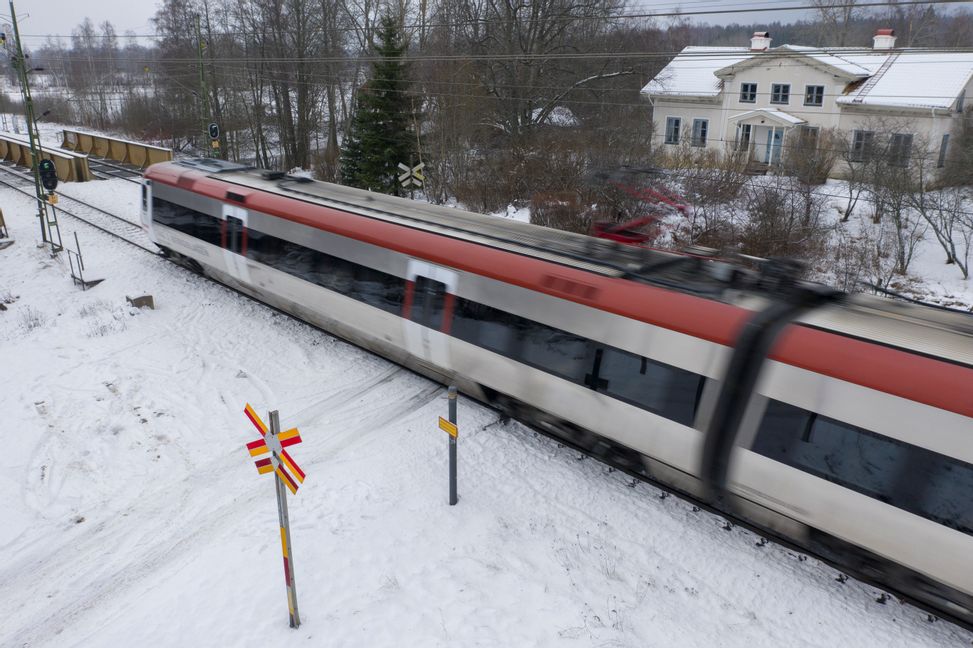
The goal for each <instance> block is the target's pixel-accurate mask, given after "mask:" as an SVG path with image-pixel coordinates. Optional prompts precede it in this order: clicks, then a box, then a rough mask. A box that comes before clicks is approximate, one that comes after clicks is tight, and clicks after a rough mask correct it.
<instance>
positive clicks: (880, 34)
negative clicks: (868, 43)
mask: <svg viewBox="0 0 973 648" xmlns="http://www.w3.org/2000/svg"><path fill="white" fill-rule="evenodd" d="M893 47H895V30H894V29H879V30H878V31H877V32H875V44H874V45H873V46H872V49H877V50H890V49H892V48H893Z"/></svg>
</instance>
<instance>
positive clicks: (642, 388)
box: [588, 347, 703, 425]
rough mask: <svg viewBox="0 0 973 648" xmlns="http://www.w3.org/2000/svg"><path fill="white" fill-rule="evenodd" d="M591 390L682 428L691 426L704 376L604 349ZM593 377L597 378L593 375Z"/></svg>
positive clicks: (622, 352)
mask: <svg viewBox="0 0 973 648" xmlns="http://www.w3.org/2000/svg"><path fill="white" fill-rule="evenodd" d="M596 365H597V366H596V368H595V370H594V373H593V374H592V375H591V376H589V379H588V383H589V386H591V387H592V388H594V389H597V390H598V391H601V392H604V393H606V394H608V395H609V396H612V397H613V398H617V399H619V400H622V401H625V402H627V403H630V404H632V405H635V406H636V407H641V408H642V409H646V410H649V411H651V412H654V413H656V414H659V415H660V416H664V417H666V418H668V419H670V420H673V421H675V422H677V423H682V424H683V425H692V424H693V419H694V418H695V414H696V402H697V400H698V397H699V391H700V385H701V384H702V382H703V377H702V376H700V375H699V374H695V373H692V372H691V371H686V370H685V369H680V368H678V367H673V366H672V365H668V364H664V363H661V362H656V361H654V360H650V359H648V358H644V357H642V356H638V355H635V354H633V353H628V352H627V351H622V350H620V349H613V348H610V347H609V348H605V349H604V350H603V351H602V355H601V361H600V363H596ZM595 374H596V375H595Z"/></svg>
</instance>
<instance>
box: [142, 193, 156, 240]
mask: <svg viewBox="0 0 973 648" xmlns="http://www.w3.org/2000/svg"><path fill="white" fill-rule="evenodd" d="M142 229H144V230H145V231H146V233H148V235H149V240H151V241H153V242H154V241H155V236H154V234H155V233H154V232H153V231H152V181H151V180H143V181H142Z"/></svg>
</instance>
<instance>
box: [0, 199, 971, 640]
mask: <svg viewBox="0 0 973 648" xmlns="http://www.w3.org/2000/svg"><path fill="white" fill-rule="evenodd" d="M63 190H64V193H66V194H69V195H72V194H73V195H78V196H79V197H80V196H81V195H82V194H81V190H80V186H72V185H67V186H64V187H63ZM137 191H138V187H137V186H136V185H134V184H131V183H126V182H123V181H120V180H112V181H103V182H99V183H90V184H88V185H87V186H85V187H84V197H85V199H87V200H90V201H94V202H97V203H98V204H101V205H103V206H105V207H106V208H110V209H116V210H117V209H119V208H121V207H122V206H125V207H126V208H127V209H129V210H130V216H131V217H132V218H133V219H136V218H137V213H136V212H135V209H136V205H137V202H138V196H137ZM0 206H2V208H3V212H4V215H5V216H6V220H7V223H8V227H9V229H10V232H11V234H12V236H13V237H14V238H15V239H16V243H15V244H14V245H13V246H12V247H10V248H7V249H5V250H2V251H0V301H7V302H9V303H8V304H7V310H5V311H0V412H2V413H3V417H4V421H3V423H4V424H3V426H2V428H0V439H2V446H3V450H4V452H3V458H2V460H0V462H2V466H3V470H2V471H0V502H3V504H2V508H0V556H2V560H0V610H3V612H2V613H0V646H11V647H13V646H18V647H20V646H31V647H41V646H85V647H91V646H94V647H97V646H117V645H130V646H175V645H192V646H199V645H206V646H262V647H263V646H268V645H269V646H276V645H281V646H283V645H297V644H298V643H301V644H303V645H311V646H318V645H321V646H325V645H327V646H369V647H373V646H390V647H391V646H395V647H400V646H423V647H426V646H464V647H466V646H518V647H520V646H555V645H556V646H599V647H609V646H610V647H622V646H631V647H633V648H634V647H639V648H642V647H647V646H658V647H670V646H679V647H683V646H700V647H706V648H709V647H712V646H740V647H747V648H753V647H762V646H767V647H771V646H772V647H778V646H882V647H883V648H892V647H896V646H901V647H909V648H912V647H915V646H929V647H933V646H936V647H941V646H964V645H965V646H968V645H970V643H971V640H973V635H971V634H970V633H968V632H966V631H964V630H962V629H960V628H958V627H956V626H953V625H951V624H949V623H946V622H944V621H936V622H929V621H927V619H926V615H925V613H923V612H921V611H920V610H918V609H916V608H913V607H911V606H908V605H903V604H900V603H899V602H897V601H896V600H894V599H893V600H891V601H889V602H888V603H886V604H884V605H880V604H878V603H876V601H875V599H876V598H877V597H878V596H879V594H880V592H879V591H878V590H876V589H875V588H872V587H870V586H866V585H863V584H861V583H857V582H855V581H853V580H850V581H848V582H845V583H841V582H839V581H837V580H836V577H837V576H838V573H837V572H836V571H835V570H834V569H832V568H830V567H828V566H826V565H823V564H821V563H819V562H817V561H815V560H814V559H806V558H805V557H804V556H800V555H797V554H795V553H794V552H792V551H790V550H787V549H784V548H782V547H779V546H775V545H772V544H768V545H765V546H758V541H759V540H760V538H759V537H758V536H755V535H753V534H752V533H749V532H747V531H745V530H742V529H739V528H735V527H734V528H732V529H730V530H724V529H723V524H724V522H723V520H722V519H720V518H718V517H716V516H713V515H710V514H708V513H705V512H697V511H694V510H693V507H692V506H691V505H690V504H688V503H686V502H684V501H681V500H679V499H677V498H674V497H669V498H664V499H663V498H661V497H660V491H658V490H657V489H655V488H652V487H650V486H648V485H646V484H643V483H638V484H636V485H634V486H633V485H632V482H631V480H630V479H629V478H627V477H626V476H624V475H623V474H620V473H618V472H610V471H609V470H608V469H607V468H606V467H605V466H603V465H601V464H599V463H597V462H595V461H593V460H590V459H585V460H581V459H580V458H579V456H578V455H577V453H575V452H572V451H570V450H569V449H567V448H564V447H559V446H558V445H557V444H556V443H554V442H553V441H551V440H549V439H546V438H544V437H540V436H538V435H537V434H535V433H534V432H532V431H531V430H529V429H526V428H524V427H523V426H521V425H519V424H517V423H514V422H503V421H501V420H500V419H499V417H498V415H497V414H496V413H495V412H493V411H491V410H489V409H487V408H484V407H481V406H478V405H476V404H473V403H471V402H470V401H468V400H463V399H461V401H460V407H459V423H460V441H459V459H460V472H459V493H460V501H459V503H458V505H457V506H455V507H450V506H448V505H447V502H446V495H447V492H446V491H447V465H446V449H447V438H446V436H445V434H444V433H443V432H441V431H439V430H438V429H437V427H436V419H437V417H438V416H439V415H444V414H445V412H446V398H445V390H444V389H443V388H442V387H441V386H440V385H436V384H434V383H431V382H429V381H428V380H426V379H424V378H421V377H418V376H415V375H413V374H411V373H409V372H407V371H405V370H403V369H401V368H398V367H396V366H395V365H392V364H390V363H388V362H386V361H384V360H382V359H379V358H377V357H375V356H372V355H370V354H368V353H366V352H364V351H362V350H360V349H358V348H356V347H353V346H350V345H348V344H346V343H344V342H342V341H340V340H337V339H334V338H332V337H330V336H328V335H327V334H325V333H323V332H321V331H318V330H315V329H312V328H310V327H308V326H305V325H303V324H301V323H299V322H296V321H293V320H291V319H289V318H286V317H284V316H281V315H279V314H277V313H275V312H273V311H271V310H269V309H267V308H265V307H263V306H261V305H259V304H256V303H254V302H252V301H249V300H247V299H245V298H243V297H240V296H238V295H237V294H235V293H232V292H230V291H228V290H227V289H225V288H223V287H221V286H219V285H215V284H212V283H210V282H208V281H206V280H204V279H201V278H198V277H196V276H194V275H192V274H190V273H189V272H186V271H184V270H182V269H180V268H177V267H175V266H172V265H170V264H168V263H166V262H164V261H162V260H161V259H158V258H153V257H150V256H148V255H147V254H145V253H143V252H141V251H138V250H136V249H134V248H129V247H127V246H125V244H123V243H121V242H118V241H116V240H113V239H110V238H108V237H107V236H105V235H103V234H101V233H100V232H97V231H94V230H92V229H90V228H87V227H85V226H83V225H80V224H77V223H76V222H74V221H73V220H72V219H70V218H69V217H66V216H65V217H62V220H61V227H62V232H63V233H64V235H65V240H73V239H72V238H71V237H70V234H71V232H72V231H73V230H75V229H77V231H78V233H79V236H80V237H81V243H82V246H83V247H84V249H85V253H86V258H85V260H86V263H88V264H89V266H90V267H91V268H92V270H91V272H90V274H91V275H98V276H102V277H105V279H106V280H105V282H104V283H102V284H101V285H99V286H97V287H95V288H93V289H91V290H89V291H86V292H82V291H81V290H80V289H78V288H76V287H74V286H73V285H72V283H71V280H70V279H69V276H68V270H67V258H66V256H65V255H63V254H62V255H61V256H59V257H58V258H56V259H52V258H50V256H49V255H48V254H47V252H46V251H45V250H44V249H39V248H37V247H36V246H35V242H36V238H37V229H38V228H37V226H36V222H35V219H34V218H33V216H32V214H33V207H32V205H31V202H30V200H29V199H27V198H26V197H23V196H21V195H18V194H15V193H13V192H12V191H10V190H6V189H3V190H0ZM146 293H148V294H152V295H153V296H154V297H155V304H156V310H142V311H139V310H136V309H133V308H131V307H128V306H127V304H126V302H125V296H126V295H131V296H135V295H140V294H146ZM246 402H250V403H252V404H253V405H254V406H255V407H256V408H257V410H258V411H259V412H261V414H263V415H265V414H266V412H267V410H268V409H272V408H276V409H279V410H280V416H281V423H282V425H284V426H285V427H290V426H298V427H299V428H300V429H301V432H302V436H303V438H304V443H303V444H301V445H298V446H295V447H294V448H292V450H293V453H292V454H293V456H294V457H295V459H296V460H297V461H298V462H300V464H301V465H302V467H303V468H304V470H305V471H306V473H307V474H308V477H307V481H306V482H305V483H304V485H303V487H302V488H301V490H300V491H299V493H298V495H297V496H296V497H292V498H291V499H290V513H291V525H292V533H293V546H294V563H295V567H296V575H297V594H298V600H299V605H300V613H301V617H302V620H303V624H302V625H301V627H300V628H299V629H297V630H292V629H290V628H289V627H288V623H287V609H286V602H285V593H284V584H283V578H282V565H281V556H280V544H279V535H278V529H277V517H276V504H275V501H274V494H273V490H274V489H273V484H272V482H271V478H270V477H269V476H259V475H258V474H257V472H256V470H255V469H254V466H253V461H252V459H251V458H250V457H249V455H248V453H247V452H246V450H245V448H244V445H245V444H246V443H247V442H249V441H251V440H253V439H255V438H256V432H255V430H254V429H253V428H252V426H251V425H250V423H249V422H248V421H247V419H246V418H245V416H244V414H243V407H244V403H246Z"/></svg>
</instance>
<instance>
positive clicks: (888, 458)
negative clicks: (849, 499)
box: [753, 401, 908, 504]
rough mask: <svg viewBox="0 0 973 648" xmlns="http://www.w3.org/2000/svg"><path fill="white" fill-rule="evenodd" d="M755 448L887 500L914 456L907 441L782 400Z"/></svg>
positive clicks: (771, 408)
mask: <svg viewBox="0 0 973 648" xmlns="http://www.w3.org/2000/svg"><path fill="white" fill-rule="evenodd" d="M753 450H754V452H757V453H759V454H762V455H764V456H766V457H769V458H771V459H775V460H777V461H781V462H783V463H785V464H787V465H789V466H793V467H794V468H799V469H801V470H804V471H806V472H809V473H811V474H813V475H816V476H818V477H822V478H824V479H827V480H828V481H832V482H835V483H836V484H841V485H842V486H846V487H848V488H851V489H853V490H856V491H858V492H860V493H864V494H866V495H868V496H870V497H874V498H875V499H878V500H881V501H883V502H887V503H891V504H896V502H894V501H893V500H894V499H895V492H894V490H895V485H896V483H897V479H898V475H899V473H900V471H901V470H902V467H903V466H904V465H905V464H906V462H907V460H908V454H907V450H908V448H907V446H906V444H904V443H901V442H899V441H896V440H895V439H890V438H888V437H883V436H879V435H877V434H874V433H872V432H869V431H867V430H862V429H861V428H858V427H855V426H853V425H849V424H847V423H842V422H840V421H836V420H834V419H830V418H827V417H825V416H820V415H817V414H815V413H813V412H809V411H807V410H804V409H801V408H799V407H794V406H792V405H788V404H786V403H781V402H779V401H770V402H769V403H768V404H767V411H766V413H765V414H764V418H763V421H762V422H761V424H760V429H759V430H758V431H757V438H756V440H755V442H754V445H753Z"/></svg>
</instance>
